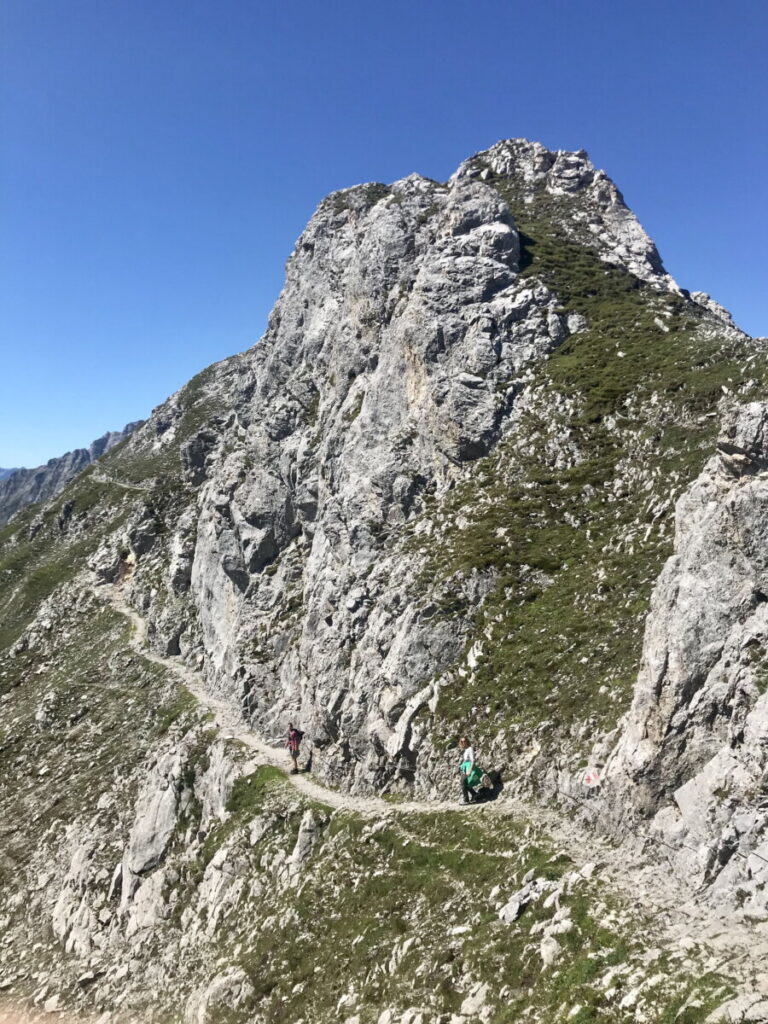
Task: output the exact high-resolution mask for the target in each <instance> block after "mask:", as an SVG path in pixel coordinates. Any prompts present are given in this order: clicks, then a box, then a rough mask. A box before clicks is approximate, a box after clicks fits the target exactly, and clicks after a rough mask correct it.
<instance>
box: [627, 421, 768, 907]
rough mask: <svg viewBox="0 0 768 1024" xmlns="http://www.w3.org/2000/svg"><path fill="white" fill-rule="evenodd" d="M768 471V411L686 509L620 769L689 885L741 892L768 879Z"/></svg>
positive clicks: (704, 478)
mask: <svg viewBox="0 0 768 1024" xmlns="http://www.w3.org/2000/svg"><path fill="white" fill-rule="evenodd" d="M767 471H768V406H766V405H765V404H764V403H759V402H753V403H750V404H747V405H745V406H738V407H736V408H733V409H732V410H730V412H729V413H728V415H727V416H726V418H725V422H724V424H723V429H722V432H721V435H720V439H719V442H718V454H717V455H716V456H714V457H713V458H712V459H711V460H710V461H709V462H708V464H707V466H706V467H705V469H704V472H703V473H702V474H701V476H700V477H699V478H698V480H697V481H696V482H695V484H694V485H693V486H692V487H691V488H690V489H689V491H688V492H687V493H686V494H685V495H684V496H683V497H682V498H681V499H680V501H679V502H678V506H677V534H676V543H675V554H674V555H673V556H672V558H670V560H669V561H668V562H667V564H666V566H665V568H664V571H663V573H662V575H661V577H660V579H659V581H658V583H657V585H656V589H655V593H654V596H653V601H652V606H651V614H650V616H649V618H648V622H647V625H646V634H645V645H644V651H643V661H642V666H641V670H640V675H639V678H638V682H637V687H636V690H635V697H634V702H633V705H632V708H631V710H630V712H629V714H628V716H627V719H626V721H625V723H624V728H623V731H622V735H621V739H620V741H619V745H618V748H617V751H616V753H615V755H614V759H613V762H612V767H611V771H612V774H613V777H614V778H615V780H616V782H617V783H618V784H619V785H621V783H622V779H623V778H626V779H627V780H628V781H629V783H630V785H631V789H630V794H631V795H630V797H629V804H630V805H631V806H633V807H635V808H637V809H639V810H640V811H641V812H643V813H645V814H655V819H654V824H655V826H656V827H657V828H659V829H661V831H662V834H663V835H664V837H665V839H666V841H668V842H672V843H673V844H674V845H675V846H676V847H678V849H679V852H680V857H679V861H678V863H679V866H680V870H681V873H683V874H686V875H687V876H688V877H690V876H691V875H692V874H693V875H694V876H695V875H701V876H703V877H704V878H705V879H707V880H711V879H712V878H713V877H715V876H717V875H718V874H721V878H720V879H719V883H720V885H721V886H723V887H725V888H731V889H733V888H734V887H735V880H736V879H737V878H738V879H739V880H740V881H741V882H743V881H744V878H743V877H742V876H745V875H746V876H750V877H751V885H752V887H754V886H755V885H756V884H757V881H758V880H759V879H762V880H763V881H764V880H765V879H766V878H768V874H766V869H768V862H763V861H762V860H761V859H760V857H758V856H755V855H754V853H755V852H756V853H757V854H760V852H761V850H764V852H763V853H762V854H761V856H765V855H766V854H768V842H766V838H765V836H764V828H765V824H766V821H767V820H768V816H767V815H766V813H765V803H766V792H768V790H767V789H766V786H768V756H767V751H768V693H766V673H767V671H768V664H766V661H765V655H766V651H767V650H768V472H767ZM737 853H738V854H739V855H738V856H736V855H737ZM750 855H752V861H753V862H750V861H749V860H748V859H747V858H749V857H750ZM726 865H728V867H727V868H726ZM729 879H730V882H729V881H728V880H729Z"/></svg>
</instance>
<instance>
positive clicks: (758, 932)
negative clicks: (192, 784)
mask: <svg viewBox="0 0 768 1024" xmlns="http://www.w3.org/2000/svg"><path fill="white" fill-rule="evenodd" d="M93 593H94V594H95V596H96V597H97V598H99V599H100V600H106V601H108V602H109V604H110V605H111V606H112V607H113V608H114V609H115V610H116V611H118V612H119V613H120V614H122V615H124V616H126V617H127V618H128V619H129V620H130V621H131V623H132V624H133V627H134V629H133V634H132V637H131V645H132V647H133V648H134V650H136V651H137V653H139V654H140V655H141V656H142V657H143V658H146V659H147V660H148V661H151V662H153V663H154V664H156V665H160V666H162V667H163V668H165V669H167V670H169V671H170V672H172V673H173V674H174V675H175V676H176V677H177V678H178V679H179V680H180V681H181V682H182V683H183V684H184V686H185V687H186V688H187V689H188V690H189V691H190V693H191V694H192V695H193V696H194V697H195V699H196V700H197V701H198V702H199V703H200V705H201V706H202V707H204V708H207V709H208V710H209V711H210V712H211V713H212V714H213V716H214V720H213V723H212V724H213V726H214V727H215V728H218V729H220V730H221V732H222V735H224V736H226V737H227V738H232V739H236V740H239V741H240V742H241V743H243V744H244V745H245V746H246V747H248V748H249V750H250V751H252V753H253V762H254V765H256V766H258V765H259V764H270V765H274V766H276V767H279V768H281V769H283V770H285V771H287V769H288V768H289V767H290V761H289V758H288V754H287V751H285V750H284V749H282V748H276V747H272V746H270V745H269V744H268V743H265V742H264V740H262V739H261V738H260V737H259V736H257V735H256V734H255V733H254V732H253V731H251V730H250V729H249V728H248V727H247V726H246V724H245V723H244V722H243V719H242V717H241V716H240V715H239V713H238V711H237V709H236V708H233V707H232V705H231V704H230V703H228V702H226V701H224V700H221V699H219V698H217V697H216V696H214V695H212V694H211V693H210V691H209V690H208V689H207V688H206V683H205V680H204V678H203V677H202V676H201V675H200V674H199V673H197V672H195V671H193V670H192V669H190V668H189V667H188V666H187V665H185V664H184V663H183V662H182V661H181V659H180V658H176V657H163V656H162V655H159V654H156V653H155V652H153V651H151V650H150V649H149V647H148V646H147V625H146V622H145V620H144V619H143V618H142V617H141V615H139V614H138V613H137V612H136V610H135V609H134V608H132V607H131V606H130V605H129V604H128V603H127V602H126V600H125V596H124V594H123V592H122V590H121V589H120V588H119V587H118V586H112V587H105V586H100V587H94V588H93ZM287 778H288V780H289V781H290V783H291V784H292V785H293V786H294V787H295V788H296V789H297V790H298V791H299V792H300V793H302V794H303V795H304V796H307V797H309V798H310V799H312V800H315V801H318V802H320V803H323V804H325V805H327V806H329V807H332V808H335V809H343V810H349V811H354V812H356V813H357V814H361V815H365V816H367V817H376V818H382V817H391V816H393V815H397V816H400V815H407V814H424V813H434V812H435V811H440V812H451V813H454V812H459V813H470V814H472V815H476V814H479V815H481V816H483V817H493V816H499V815H509V816H511V817H516V818H519V819H522V820H523V821H526V822H532V823H533V824H535V825H538V826H539V827H541V828H542V829H543V830H544V831H545V832H546V833H547V834H548V835H549V837H550V839H551V841H552V842H553V843H554V844H555V845H556V846H557V848H558V849H559V850H561V851H562V852H564V853H566V854H567V855H568V856H569V857H571V859H572V860H573V861H574V863H575V864H576V865H577V867H579V868H581V867H584V865H586V864H594V865H595V872H596V874H597V875H598V876H599V878H600V881H601V882H603V883H604V884H606V885H607V886H608V888H609V889H610V890H612V891H613V892H614V893H616V895H618V896H619V897H620V898H621V900H622V901H623V902H625V903H627V902H628V903H629V905H630V906H632V905H636V906H637V907H638V909H639V910H641V911H642V912H645V913H647V912H651V913H652V914H653V916H654V920H655V922H656V924H657V926H658V933H659V941H660V942H662V941H664V942H672V943H675V944H677V945H680V946H682V947H683V948H685V949H691V951H692V953H693V952H694V951H696V954H697V957H702V956H703V959H704V963H705V967H706V969H707V970H712V971H715V970H717V971H722V972H723V973H724V974H726V975H728V976H729V977H732V978H733V979H734V980H735V981H736V983H737V984H738V987H739V989H740V990H741V991H742V992H748V993H749V995H748V996H745V997H742V998H743V999H745V1000H747V1001H748V1000H758V999H765V998H766V996H768V925H766V927H765V928H764V929H763V928H761V926H760V925H758V926H753V925H751V924H749V923H747V922H743V921H738V920H735V919H734V916H733V914H731V913H728V914H725V913H723V912H721V911H719V910H718V909H717V908H716V907H713V906H712V905H711V904H710V903H708V902H705V897H706V893H704V894H699V896H698V897H697V896H696V894H694V893H692V892H691V891H690V890H687V889H686V888H685V887H684V886H683V884H682V883H681V881H680V880H679V879H678V878H676V877H675V876H674V875H673V874H672V872H671V871H670V870H669V869H667V868H666V866H665V864H664V863H663V862H662V861H660V860H659V859H658V858H657V857H653V858H652V857H651V856H646V855H645V854H642V855H639V854H638V852H637V849H635V850H634V851H633V850H632V849H631V848H630V846H629V844H628V845H627V846H624V845H618V846H617V845H615V844H613V843H611V842H610V841H608V839H606V838H605V837H603V836H601V835H599V834H597V833H595V832H591V831H589V830H588V829H587V828H585V827H584V825H582V824H581V823H579V822H576V821H573V820H572V819H570V818H569V817H567V815H565V814H563V813H561V812H559V811H558V810H557V809H556V808H552V807H543V806H541V805H538V804H534V803H530V802H525V801H521V800H519V799H516V798H514V797H510V796H507V795H506V794H505V795H504V796H503V797H502V798H501V799H499V800H497V801H494V802H493V803H487V804H481V805H479V806H470V807H464V806H462V805H461V804H460V803H458V801H457V800H453V801H418V800H409V801H403V802H397V803H390V802H388V801H386V800H384V799H382V798H381V797H376V796H358V795H354V794H350V793H347V792H344V791H340V790H334V789H329V788H327V787H326V786H323V785H320V784H319V783H318V782H316V781H315V780H314V779H312V778H311V777H309V776H307V775H304V774H299V775H290V774H288V775H287ZM634 845H636V844H634ZM767 1005H768V1004H767ZM725 1019H727V1018H725ZM732 1019H733V1020H734V1021H737V1020H752V1019H754V1020H766V1021H768V1016H767V1017H757V1018H752V1017H749V1016H747V1017H742V1016H741V1015H740V1014H739V1015H736V1016H734V1017H733V1018H732ZM0 1024H5V1022H4V1021H3V1020H2V1018H1V1017H0ZM9 1024H10V1022H9Z"/></svg>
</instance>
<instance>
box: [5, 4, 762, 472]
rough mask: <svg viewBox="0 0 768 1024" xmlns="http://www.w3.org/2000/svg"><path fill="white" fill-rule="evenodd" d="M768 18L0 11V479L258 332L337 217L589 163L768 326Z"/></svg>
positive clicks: (359, 9)
mask: <svg viewBox="0 0 768 1024" xmlns="http://www.w3.org/2000/svg"><path fill="white" fill-rule="evenodd" d="M767 44H768V4H765V2H764V0H731V2H730V3H727V4H726V3H723V2H722V0H672V2H671V3H670V2H669V0H664V2H661V0H646V2H645V3H637V4H634V3H633V4H629V3H625V2H623V0H610V2H609V0H563V2H555V0H536V2H531V0H525V2H518V0H463V2H456V0H440V2H439V3H437V2H432V0H424V2H419V0H408V2H405V0H389V2H388V3H376V4H367V3H365V2H364V0H356V2H352V0H336V2H333V3H320V2H317V0H311V2H310V0H281V2H276V0H275V2H261V0H183V2H182V0H4V3H3V5H2V7H0V88H1V90H2V103H1V105H0V137H2V147H3V148H2V169H1V171H0V203H1V204H2V222H1V223H0V237H1V238H2V242H1V243H0V244H1V246H2V249H1V250H0V289H1V292H0V304H1V305H0V308H1V309H2V314H1V318H2V319H1V321H0V332H1V333H0V346H1V347H0V352H1V353H2V362H1V363H0V466H8V465H30V466H31V465H36V464H38V463H40V462H42V461H44V460H45V459H47V458H50V457H52V456H55V455H59V454H61V453H63V452H64V451H66V450H68V449H71V448H73V447H77V446H81V445H85V444H87V443H88V442H89V441H91V440H92V439H93V438H95V437H96V436H98V435H99V434H101V433H103V432H104V431H105V430H107V429H117V428H119V427H121V426H122V425H123V424H124V423H125V422H127V421H128V420H131V419H137V418H141V417H144V416H146V415H147V414H148V413H149V411H150V410H151V408H152V407H153V406H154V405H156V404H158V403H159V402H160V401H162V400H163V399H164V398H165V397H167V395H169V394H170V393H171V392H173V391H174V390H176V389H177V388H178V387H179V386H181V385H182V384H183V383H184V382H185V381H186V380H187V379H188V378H189V377H191V376H192V375H193V374H194V373H196V372H197V371H198V370H200V369H202V368H203V367H204V366H206V365H207V364H209V363H210V362H212V361H214V360H216V359H220V358H223V357H224V356H227V355H230V354H232V353H233V352H237V351H241V350H242V349H245V348H247V347H249V346H250V345H251V344H253V343H254V342H255V341H256V340H257V339H258V338H259V336H260V335H261V333H262V331H263V329H264V324H265V321H266V317H267V314H268V312H269V309H270V308H271V306H272V304H273V303H274V300H275V298H276V297H277V294H278V292H279V290H280V287H281V283H282V276H283V266H284V263H285V260H286V258H287V257H288V255H289V253H290V251H291V248H292V246H293V242H294V240H295V238H296V237H297V235H298V234H299V233H300V231H301V230H302V228H303V226H304V224H305V223H306V221H307V219H308V218H309V216H310V215H311V213H312V211H313V209H314V207H315V206H316V205H317V203H318V202H319V201H320V199H321V198H322V197H323V196H324V195H325V194H326V193H328V192H330V191H332V190H334V189H337V188H343V187H345V186H348V185H352V184H356V183H358V182H361V181H372V180H379V181H392V180H394V179H396V178H400V177H404V176H405V175H406V174H409V173H411V172H412V171H418V172H420V173H422V174H425V175H428V176H429V177H432V178H438V179H443V178H446V177H447V176H448V175H449V174H451V173H452V171H453V170H454V169H455V167H456V166H457V165H458V164H459V163H460V162H461V161H462V160H463V159H464V158H465V157H467V156H469V155H470V154H471V153H473V152H476V151H477V150H480V149H484V148H486V147H487V146H489V145H492V144H493V143H494V142H496V141H497V140H498V139H501V138H509V137H514V136H524V137H527V138H532V139H537V140H539V141H541V142H543V143H544V144H545V145H547V146H549V147H551V148H555V149H578V148H582V147H583V148H585V149H587V150H588V151H589V153H590V155H591V157H592V159H593V161H594V162H595V163H596V164H597V165H598V166H600V167H604V168H605V169H606V171H607V172H608V174H609V175H610V176H611V177H612V178H613V179H614V180H615V181H616V183H617V184H618V185H619V187H620V188H621V189H622V191H623V192H624V195H625V197H626V199H627V202H628V203H629V205H630V206H631V207H632V208H633V209H634V210H635V212H636V213H637V214H638V216H639V217H640V220H641V221H642V223H643V224H644V226H645V227H646V229H647V230H648V232H649V233H650V234H651V236H652V237H653V238H654V240H655V241H656V243H657V245H658V246H659V249H660V251H661V254H662V257H663V259H664V261H665V263H666V265H667V268H668V270H669V271H670V272H671V273H672V274H673V275H674V276H675V277H676V278H677V280H678V281H679V282H680V284H681V285H683V286H684V287H688V288H691V289H701V290H705V291H709V292H710V293H711V294H712V295H713V296H714V297H715V298H717V299H718V301H720V302H722V303H723V304H724V305H726V306H727V307H728V308H729V309H730V310H731V312H732V313H733V314H734V316H735V318H736V320H737V322H738V323H739V324H740V325H741V326H742V327H744V329H745V330H748V331H749V332H750V333H752V334H755V335H757V334H768V280H767V277H768V272H767V270H766V267H767V265H768V264H767V261H766V258H765V254H764V245H765V243H764V239H765V238H766V237H767V236H768V200H767V198H766V185H765V169H766V167H768V132H766V109H768V102H767V101H768V95H766V94H767V93H768V71H766V61H765V53H766V45H767Z"/></svg>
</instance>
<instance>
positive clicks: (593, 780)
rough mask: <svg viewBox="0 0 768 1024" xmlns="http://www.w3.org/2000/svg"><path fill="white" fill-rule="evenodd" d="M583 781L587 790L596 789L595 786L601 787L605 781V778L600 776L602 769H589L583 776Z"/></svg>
mask: <svg viewBox="0 0 768 1024" xmlns="http://www.w3.org/2000/svg"><path fill="white" fill-rule="evenodd" d="M581 781H582V784H583V785H585V786H586V787H587V789H594V788H595V786H599V785H600V783H601V782H602V781H603V777H602V775H601V774H600V769H599V768H587V769H585V771H584V774H583V776H582V778H581Z"/></svg>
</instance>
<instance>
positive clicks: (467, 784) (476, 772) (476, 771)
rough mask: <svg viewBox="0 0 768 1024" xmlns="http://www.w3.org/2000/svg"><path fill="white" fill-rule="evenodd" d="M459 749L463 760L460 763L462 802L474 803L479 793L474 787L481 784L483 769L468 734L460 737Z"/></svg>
mask: <svg viewBox="0 0 768 1024" xmlns="http://www.w3.org/2000/svg"><path fill="white" fill-rule="evenodd" d="M459 750H460V751H461V762H460V764H459V779H460V781H461V802H462V803H463V804H472V803H475V801H476V800H477V793H475V789H474V787H475V786H477V785H479V784H480V781H481V780H482V778H483V770H482V768H480V766H479V765H478V764H477V763H476V762H475V750H474V747H473V746H472V744H471V743H470V742H469V740H468V739H467V737H466V736H462V737H461V738H460V739H459Z"/></svg>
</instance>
